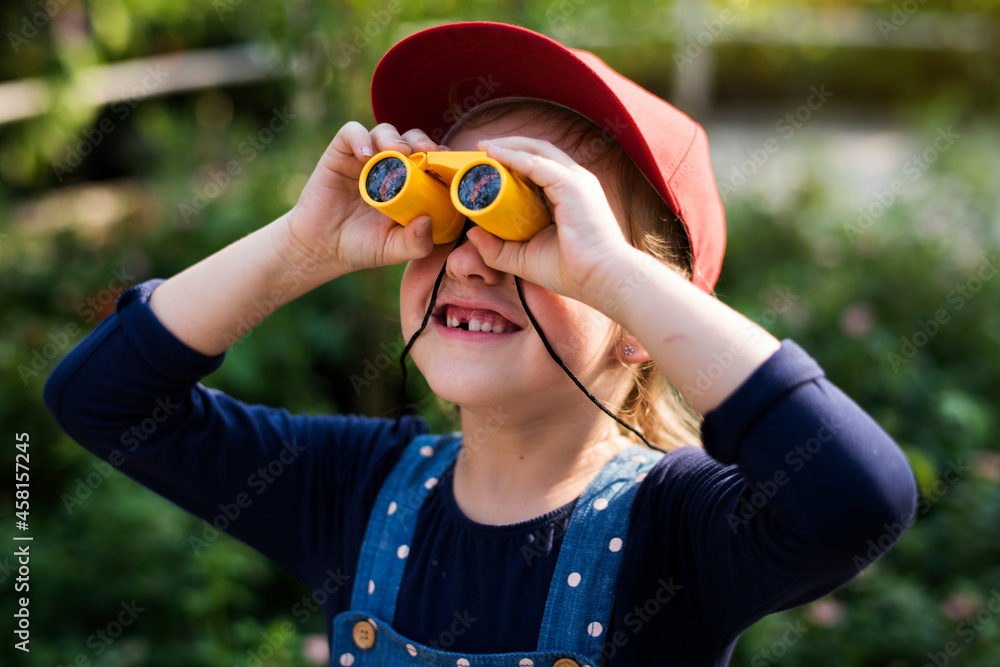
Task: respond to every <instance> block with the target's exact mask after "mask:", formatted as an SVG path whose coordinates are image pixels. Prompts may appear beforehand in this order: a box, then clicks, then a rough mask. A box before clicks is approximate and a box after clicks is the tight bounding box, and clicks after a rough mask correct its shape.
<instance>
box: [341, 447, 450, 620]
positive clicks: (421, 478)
mask: <svg viewBox="0 0 1000 667" xmlns="http://www.w3.org/2000/svg"><path fill="white" fill-rule="evenodd" d="M461 446H462V438H461V436H460V435H459V434H450V435H420V436H417V437H416V438H414V439H413V441H412V442H411V443H410V444H409V445H407V446H406V449H405V450H404V451H403V455H402V457H401V458H400V460H399V463H397V464H396V467H395V468H393V470H392V472H391V473H390V474H389V477H387V478H386V480H385V482H384V483H383V484H382V489H381V491H379V494H378V498H377V499H376V501H375V507H374V508H372V513H371V516H370V517H369V519H368V526H367V528H366V529H365V538H364V542H363V543H362V544H361V553H360V555H359V557H358V569H357V576H356V579H355V580H354V592H353V594H352V598H351V609H352V610H354V611H361V612H366V613H369V614H373V615H375V616H378V617H379V618H383V619H385V620H387V621H388V622H390V623H391V622H392V619H393V617H394V615H395V613H396V595H397V593H398V592H399V585H400V582H401V581H402V579H403V567H404V566H405V565H406V557H407V556H408V555H409V553H410V543H411V540H412V539H413V530H414V527H415V526H416V523H417V513H418V512H419V511H420V507H421V505H423V503H424V499H425V498H427V496H428V495H429V494H430V492H431V490H432V489H433V488H434V487H435V486H436V485H437V482H438V479H440V477H441V474H442V473H443V472H444V471H445V469H446V468H447V467H448V465H449V464H451V463H452V462H453V461H454V460H455V458H456V456H458V451H459V449H461Z"/></svg>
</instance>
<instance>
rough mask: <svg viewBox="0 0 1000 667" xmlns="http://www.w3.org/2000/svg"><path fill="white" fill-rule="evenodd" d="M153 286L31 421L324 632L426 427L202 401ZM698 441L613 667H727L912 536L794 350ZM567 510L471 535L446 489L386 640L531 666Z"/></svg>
mask: <svg viewBox="0 0 1000 667" xmlns="http://www.w3.org/2000/svg"><path fill="white" fill-rule="evenodd" d="M157 284H158V281H150V282H147V283H144V284H142V285H139V286H136V287H134V288H132V289H130V290H128V291H127V292H126V293H125V294H124V295H123V296H122V298H121V299H120V301H119V304H118V307H117V310H116V312H115V313H113V314H112V315H110V316H109V317H108V318H107V319H106V320H104V322H102V323H101V324H100V326H98V327H97V328H96V329H95V330H94V331H93V332H92V333H91V334H90V335H89V336H88V337H87V338H85V339H84V340H83V341H81V342H80V343H79V344H78V345H77V346H76V347H75V348H74V349H73V350H72V352H70V354H69V355H68V356H67V357H66V358H65V359H64V360H63V361H62V362H61V363H60V364H59V365H58V367H57V368H56V369H55V370H54V371H53V373H52V375H51V377H50V378H49V379H48V382H47V384H46V387H45V400H46V403H47V405H48V406H49V409H50V410H51V411H52V413H53V415H54V416H55V418H56V419H57V420H58V422H59V424H60V425H61V426H62V428H63V429H65V430H66V432H67V433H68V434H69V435H70V436H71V437H73V438H74V439H75V440H77V441H78V442H79V443H81V444H82V445H83V446H85V447H86V448H88V449H89V450H91V451H92V452H94V453H95V454H97V455H98V456H100V457H101V458H103V459H105V460H107V461H109V462H111V463H112V464H113V465H115V466H116V467H118V468H120V469H121V471H122V472H124V473H125V474H127V475H129V476H130V477H132V478H134V479H136V480H137V481H139V482H140V483H142V484H144V485H146V486H148V487H149V488H151V489H153V490H154V491H156V492H158V493H160V494H162V495H163V496H165V497H166V498H168V499H170V500H172V501H173V502H175V503H177V504H178V505H180V506H181V507H183V508H185V509H186V510H188V511H190V512H192V513H194V514H195V515H197V516H199V517H201V518H202V519H204V520H205V521H207V522H208V523H210V524H214V525H215V526H216V527H218V528H220V529H224V530H226V531H227V532H229V533H230V534H232V535H233V536H235V537H236V538H238V539H240V540H242V541H244V542H246V543H247V544H249V545H250V546H252V547H254V548H256V549H257V550H259V551H260V552H262V553H264V554H265V555H267V556H269V557H271V558H273V559H274V560H275V561H277V562H278V563H280V564H281V565H283V566H284V567H286V568H288V569H289V570H290V571H292V572H293V573H295V574H297V575H298V576H299V577H300V578H301V579H302V580H304V581H305V582H306V583H307V584H308V585H309V586H310V587H311V588H313V589H314V591H315V596H314V598H315V600H316V601H317V602H318V603H319V605H320V606H322V608H323V612H324V614H325V617H326V620H327V628H328V629H329V628H330V626H331V624H332V619H333V617H334V616H335V615H336V614H337V613H339V612H340V611H343V610H346V609H347V608H348V605H349V602H350V596H351V589H352V587H353V585H354V577H353V575H354V573H355V570H356V565H357V560H358V553H359V550H360V547H361V542H362V539H363V536H364V530H365V526H366V523H367V520H368V515H369V513H370V512H371V509H372V506H373V505H374V502H375V498H376V495H377V494H378V490H379V488H380V485H381V483H382V481H383V480H384V479H385V478H386V476H387V475H388V473H389V471H390V470H391V469H392V466H393V464H394V463H395V462H396V461H397V460H398V458H399V455H400V453H401V451H402V450H403V448H404V447H405V446H406V444H407V443H408V442H410V440H411V439H412V438H413V437H414V436H415V435H417V434H420V433H424V432H426V431H427V425H426V423H425V422H423V421H422V420H420V419H418V418H407V419H404V420H403V422H402V424H401V428H399V429H398V430H397V429H393V422H391V421H386V420H381V419H370V418H364V417H357V416H313V415H295V414H290V413H289V412H288V411H286V410H282V409H276V408H271V407H264V406H259V405H247V404H245V403H241V402H240V401H238V400H236V399H234V398H232V397H230V396H228V395H226V394H224V393H222V392H219V391H217V390H213V389H209V388H206V387H204V386H202V385H201V384H200V383H199V380H200V379H201V378H203V377H204V376H205V375H207V374H208V373H210V372H212V371H213V370H215V369H216V368H218V366H219V365H220V364H221V363H222V360H223V355H220V356H218V357H213V358H210V357H205V356H203V355H201V354H199V353H197V352H195V351H194V350H192V349H190V348H188V347H187V346H185V345H184V344H183V343H181V342H180V341H179V340H177V339H176V338H175V337H174V336H173V335H172V334H170V332H169V331H167V330H166V328H164V327H163V325H162V324H161V323H160V322H159V321H158V320H157V319H156V316H155V315H154V314H153V312H152V311H151V310H150V309H149V306H148V303H147V301H148V297H149V294H150V293H151V292H152V289H154V288H155V286H156V285H157ZM702 435H703V444H704V448H699V447H681V448H679V449H677V450H674V451H672V452H670V453H668V454H667V455H665V456H664V457H663V458H662V459H661V460H660V461H659V462H658V463H657V464H656V465H655V466H654V468H653V469H652V471H651V472H650V473H649V474H648V475H647V477H646V478H645V480H643V482H642V483H641V485H640V488H639V491H638V494H637V496H636V499H635V503H634V506H633V508H632V512H631V516H630V519H629V521H630V526H629V537H628V541H627V545H626V547H625V553H624V557H623V561H622V566H621V570H620V573H619V577H618V581H617V584H616V587H615V601H614V602H615V604H614V610H613V618H612V622H611V625H610V627H609V629H608V632H607V637H608V640H609V643H608V644H607V646H606V650H605V657H606V658H607V664H608V665H610V666H615V665H638V664H663V663H668V664H676V665H685V666H687V667H694V666H701V665H725V664H727V663H728V661H729V657H730V655H731V653H732V650H733V647H734V645H735V642H736V639H737V637H738V636H739V634H740V633H741V632H742V631H743V630H744V629H746V628H747V627H748V626H750V625H751V624H752V623H754V622H755V621H757V620H758V619H760V618H761V617H763V616H765V615H766V614H769V613H772V612H775V611H778V610H781V609H786V608H789V607H792V606H796V605H799V604H803V603H805V602H808V601H809V600H812V599H815V598H817V597H819V596H821V595H823V594H825V593H827V592H829V591H831V590H833V589H834V588H836V587H837V586H839V585H841V584H843V583H844V582H845V581H847V580H848V579H849V578H851V577H852V576H854V575H855V574H857V572H858V564H859V563H862V562H868V561H870V559H871V558H872V557H873V555H874V554H873V552H872V544H873V543H877V544H882V545H885V544H886V543H887V541H888V537H886V536H887V535H889V536H890V537H892V536H895V535H898V534H899V531H898V526H899V525H901V524H902V525H905V524H906V523H908V520H909V518H910V517H912V516H913V509H914V503H915V496H916V489H915V484H914V480H913V476H912V473H911V471H910V468H909V465H908V464H907V461H906V459H905V457H904V456H903V454H902V452H901V451H900V450H899V448H898V447H897V446H896V444H895V443H894V442H893V441H892V439H891V438H890V437H889V436H888V435H887V434H886V433H885V432H884V431H883V430H882V429H881V428H880V427H879V426H878V424H876V423H875V422H874V421H873V420H872V419H871V418H870V417H869V416H868V415H867V414H866V413H865V412H864V411H863V410H862V409H861V408H860V407H858V406H857V405H856V404H855V403H854V402H853V401H851V399H850V398H848V397H847V396H846V395H845V394H844V393H843V392H842V391H840V390H839V389H838V388H837V387H835V386H834V385H833V384H832V383H830V382H829V381H828V380H827V379H825V377H824V376H823V372H822V370H821V369H820V367H819V366H818V365H817V364H816V362H815V361H813V360H812V359H811V358H810V357H809V356H808V355H807V354H806V353H805V352H804V351H803V350H802V349H801V348H800V347H798V346H797V345H796V344H795V343H793V342H791V341H784V342H783V343H782V346H781V349H780V350H779V351H778V352H776V353H775V354H774V355H773V356H772V357H771V358H770V359H769V360H768V361H767V362H766V363H764V365H763V366H761V367H760V368H759V369H758V370H757V371H756V372H755V373H754V374H753V375H752V376H751V377H750V378H749V379H748V380H747V381H746V382H745V383H744V384H743V385H742V386H741V387H740V388H738V389H737V390H736V391H735V392H734V393H733V394H732V395H731V396H730V397H729V398H727V399H726V400H725V401H724V402H723V404H722V405H720V406H719V407H718V408H716V409H715V410H713V411H711V412H709V413H708V414H706V415H705V420H704V423H703V426H702ZM573 504H574V503H572V502H571V503H569V504H567V505H565V506H563V507H561V508H559V509H556V510H554V511H552V512H549V513H548V514H545V515H543V516H540V517H536V518H534V519H532V520H530V521H524V522H521V523H517V524H512V525H505V526H490V525H483V524H478V523H475V522H473V521H471V520H469V519H468V518H467V517H465V516H464V515H463V514H462V513H461V511H460V510H459V509H458V507H457V505H456V504H455V500H454V496H453V494H452V487H451V480H450V476H445V477H443V478H442V480H441V482H440V483H439V484H438V486H437V487H436V488H435V490H434V491H433V492H432V493H431V494H430V495H429V497H428V499H427V500H426V502H425V503H424V505H423V506H422V507H421V509H420V512H419V516H418V523H417V527H416V532H415V535H414V540H413V543H412V544H411V550H410V555H409V557H408V559H407V563H406V569H405V572H404V576H403V581H402V584H401V588H400V591H399V598H398V604H397V610H396V617H395V619H394V622H393V625H394V627H395V628H396V629H397V630H398V631H399V632H401V633H402V634H403V635H405V636H407V637H409V638H411V639H413V640H415V641H417V642H421V643H425V644H429V645H431V646H435V647H437V648H440V649H442V650H451V651H461V652H469V653H492V652H509V651H530V650H534V649H535V646H536V643H537V640H538V630H539V625H540V622H541V619H542V615H543V611H544V606H545V600H546V595H547V593H548V590H549V582H550V580H551V577H552V573H553V571H554V568H555V560H556V557H557V556H558V553H559V548H560V545H561V538H562V535H563V533H564V531H565V527H566V525H567V522H568V520H569V516H570V514H571V512H572V509H573ZM889 526H892V527H893V529H892V531H891V532H887V531H889V528H888V527H889ZM211 530H212V529H210V528H208V527H207V526H206V531H205V533H204V535H195V536H193V537H194V538H196V539H195V540H193V542H192V544H193V546H194V547H195V548H196V549H197V548H199V543H198V542H197V539H198V538H201V537H203V536H209V537H210V536H211ZM880 538H882V539H880ZM204 546H205V548H211V547H210V546H208V545H207V543H206V545H204ZM192 557H193V556H192ZM292 613H293V615H294V616H296V617H298V618H299V620H304V619H305V618H307V617H308V615H309V614H310V613H311V612H310V611H309V610H307V609H306V608H304V607H301V606H296V607H294V608H293V609H292Z"/></svg>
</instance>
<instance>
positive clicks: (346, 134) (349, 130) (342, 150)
mask: <svg viewBox="0 0 1000 667" xmlns="http://www.w3.org/2000/svg"><path fill="white" fill-rule="evenodd" d="M326 155H327V156H329V157H339V156H344V155H354V157H356V158H357V159H359V160H361V161H362V162H364V161H366V160H367V159H368V158H369V157H371V156H372V155H373V153H372V140H371V133H370V132H369V131H368V129H367V128H366V127H365V126H364V125H362V124H361V123H358V122H356V121H353V120H352V121H350V122H348V123H345V124H344V126H343V127H342V128H340V131H339V132H337V135H336V136H335V137H334V138H333V141H331V142H330V145H329V146H327V148H326Z"/></svg>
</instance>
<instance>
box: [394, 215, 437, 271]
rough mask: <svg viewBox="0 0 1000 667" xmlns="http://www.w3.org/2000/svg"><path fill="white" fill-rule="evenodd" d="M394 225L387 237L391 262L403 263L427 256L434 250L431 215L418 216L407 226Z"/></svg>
mask: <svg viewBox="0 0 1000 667" xmlns="http://www.w3.org/2000/svg"><path fill="white" fill-rule="evenodd" d="M393 227H394V229H392V230H391V231H390V232H389V238H388V239H386V240H387V247H386V250H387V254H388V255H389V256H390V257H392V258H393V261H391V262H390V263H393V264H401V263H403V262H408V261H410V260H411V259H418V258H420V257H426V256H427V255H429V254H431V251H432V250H434V239H433V238H432V236H431V219H430V217H428V216H424V217H423V218H417V219H416V220H414V221H412V222H411V223H410V224H408V225H406V226H405V227H404V226H402V225H397V224H395V223H394V224H393Z"/></svg>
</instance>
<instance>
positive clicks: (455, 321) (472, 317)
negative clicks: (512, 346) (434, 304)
mask: <svg viewBox="0 0 1000 667" xmlns="http://www.w3.org/2000/svg"><path fill="white" fill-rule="evenodd" d="M434 315H435V317H436V318H437V319H438V321H439V322H441V323H442V324H444V325H445V326H447V327H448V328H449V329H462V330H463V331H478V332H481V333H497V334H501V333H512V332H514V331H520V330H521V327H519V326H517V325H516V324H514V323H513V322H511V321H510V320H508V319H507V318H505V317H504V316H503V315H501V314H500V313H498V312H496V311H493V310H484V309H481V308H462V307H460V306H454V305H451V304H447V305H445V306H443V307H441V308H440V309H438V311H437V312H436V313H435V314H434Z"/></svg>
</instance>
